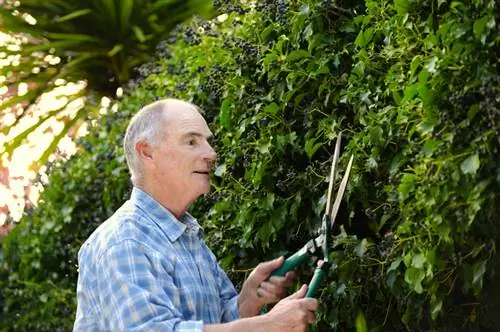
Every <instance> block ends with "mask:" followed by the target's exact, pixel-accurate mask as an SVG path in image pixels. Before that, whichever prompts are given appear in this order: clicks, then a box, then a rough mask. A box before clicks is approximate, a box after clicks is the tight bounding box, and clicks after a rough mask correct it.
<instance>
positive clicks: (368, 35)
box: [354, 28, 374, 47]
mask: <svg viewBox="0 0 500 332" xmlns="http://www.w3.org/2000/svg"><path fill="white" fill-rule="evenodd" d="M373 31H374V30H373V28H368V29H366V30H365V31H363V30H361V31H360V32H359V33H358V36H357V37H356V40H355V41H354V44H356V45H357V46H360V47H365V46H366V45H368V44H369V43H370V42H371V40H372V38H373Z"/></svg>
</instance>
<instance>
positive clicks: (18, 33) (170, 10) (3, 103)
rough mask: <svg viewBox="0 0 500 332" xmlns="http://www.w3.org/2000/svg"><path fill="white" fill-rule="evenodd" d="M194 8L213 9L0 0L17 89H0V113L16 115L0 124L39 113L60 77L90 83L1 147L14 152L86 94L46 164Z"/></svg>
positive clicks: (124, 0)
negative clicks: (3, 91) (21, 88)
mask: <svg viewBox="0 0 500 332" xmlns="http://www.w3.org/2000/svg"><path fill="white" fill-rule="evenodd" d="M193 15H201V16H203V17H208V16H210V15H212V3H211V1H209V0H43V1H40V0H20V1H14V0H0V32H3V33H5V34H7V35H8V36H10V38H9V39H8V40H7V41H4V43H3V45H2V41H1V39H0V63H1V62H3V63H4V65H3V67H1V68H0V79H3V80H4V82H3V84H5V86H7V87H8V91H10V92H11V93H10V94H5V95H4V96H3V98H2V96H0V98H1V99H0V119H1V118H2V117H3V116H5V115H6V114H10V116H11V117H12V114H13V115H14V117H15V118H14V119H13V121H12V122H13V123H11V124H9V125H3V126H2V125H1V124H0V131H1V132H2V133H4V134H7V133H9V131H10V130H11V129H13V128H14V127H15V126H16V125H18V124H19V121H20V120H21V119H23V118H24V117H26V116H30V115H33V113H34V109H35V108H36V105H37V102H38V101H39V100H40V98H41V96H42V95H43V94H46V93H49V92H53V91H55V89H56V88H57V87H58V86H59V85H61V82H75V83H77V82H84V83H85V84H84V86H85V87H84V88H83V89H82V90H81V91H79V92H78V93H73V94H72V95H70V96H67V97H66V98H65V99H64V103H63V105H62V106H61V107H57V109H54V110H50V111H47V112H46V113H45V114H43V115H42V116H39V118H38V121H37V122H36V123H35V124H33V125H32V126H31V127H29V128H28V129H26V130H24V131H22V132H21V133H19V134H18V135H16V136H15V137H14V138H13V139H12V140H11V141H9V142H7V143H6V144H5V145H4V147H3V151H2V154H3V153H5V154H7V156H8V157H10V156H11V155H12V153H13V151H14V150H15V149H16V148H17V147H19V146H20V145H21V144H22V143H23V142H24V141H25V139H26V138H27V137H28V135H29V134H30V133H32V132H33V131H35V130H36V129H37V128H38V127H40V126H41V125H42V124H43V123H45V122H46V121H47V120H48V119H51V118H53V117H56V118H57V117H58V116H61V115H62V114H65V111H66V108H67V106H68V105H69V104H70V103H71V102H73V101H74V100H76V99H78V98H83V99H84V100H85V103H84V105H83V107H82V108H80V109H79V110H78V111H77V112H74V113H72V114H71V115H70V116H69V117H68V115H67V114H65V115H64V118H65V121H64V123H65V125H64V128H63V129H62V131H61V132H60V133H59V134H57V135H56V136H55V138H54V140H53V142H52V143H51V145H50V146H49V148H48V149H47V150H46V151H45V152H44V153H43V155H42V157H41V158H40V159H39V161H38V164H39V165H40V164H44V163H45V162H46V161H47V159H48V157H49V155H50V154H51V153H52V152H53V151H54V150H55V149H56V147H57V145H58V143H59V141H60V140H61V139H62V138H63V137H64V136H65V135H67V133H68V132H69V131H70V129H71V128H74V127H75V126H78V125H80V124H82V123H83V122H84V121H85V118H86V117H87V116H88V115H92V114H95V112H96V110H98V108H99V102H100V100H101V97H103V96H108V97H111V98H112V97H114V96H115V93H116V90H117V88H118V87H120V86H121V85H123V84H124V83H126V82H127V81H128V80H130V79H131V78H133V76H134V71H133V69H134V68H136V67H137V66H139V65H141V64H143V63H145V62H147V61H149V60H151V58H152V57H153V56H154V53H155V47H156V46H157V44H158V43H159V42H160V41H161V40H163V39H165V38H166V37H167V36H168V35H169V33H170V32H171V31H172V30H173V29H174V28H175V27H176V26H177V25H178V24H179V23H181V22H184V21H186V20H188V19H189V18H191V17H193ZM0 37H1V36H0ZM0 66H1V65H0ZM2 76H3V78H2ZM0 82H1V80H0ZM20 83H26V84H27V85H25V86H28V90H27V93H25V94H22V95H18V94H17V93H16V92H17V87H18V86H19V84H20ZM0 84H1V83H0ZM0 162H1V160H0Z"/></svg>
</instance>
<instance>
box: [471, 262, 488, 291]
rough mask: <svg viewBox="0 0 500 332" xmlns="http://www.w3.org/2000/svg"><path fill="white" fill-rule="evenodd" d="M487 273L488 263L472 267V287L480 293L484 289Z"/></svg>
mask: <svg viewBox="0 0 500 332" xmlns="http://www.w3.org/2000/svg"><path fill="white" fill-rule="evenodd" d="M485 272H486V261H482V262H479V263H476V264H474V265H473V266H472V286H473V287H474V288H476V289H477V290H478V291H479V290H481V288H482V287H483V276H484V273H485Z"/></svg>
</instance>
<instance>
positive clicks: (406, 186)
mask: <svg viewBox="0 0 500 332" xmlns="http://www.w3.org/2000/svg"><path fill="white" fill-rule="evenodd" d="M417 179H418V177H417V176H416V175H415V174H411V173H406V174H405V175H403V178H402V179H401V183H400V184H399V186H398V191H399V193H400V195H401V198H402V200H404V199H406V198H407V197H408V194H409V193H410V192H411V191H413V188H414V187H415V182H416V181H417Z"/></svg>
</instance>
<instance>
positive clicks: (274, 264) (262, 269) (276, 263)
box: [257, 256, 285, 277]
mask: <svg viewBox="0 0 500 332" xmlns="http://www.w3.org/2000/svg"><path fill="white" fill-rule="evenodd" d="M284 260H285V259H284V257H283V256H281V257H278V258H275V259H273V260H270V261H267V262H263V263H260V264H259V265H258V266H257V272H258V273H259V274H260V275H263V276H265V277H268V276H269V275H270V274H271V273H272V272H273V271H274V270H276V269H277V268H279V267H280V266H281V265H283V262H284Z"/></svg>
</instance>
